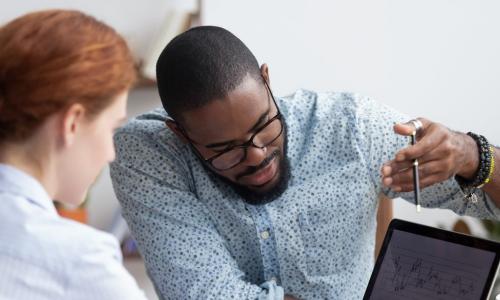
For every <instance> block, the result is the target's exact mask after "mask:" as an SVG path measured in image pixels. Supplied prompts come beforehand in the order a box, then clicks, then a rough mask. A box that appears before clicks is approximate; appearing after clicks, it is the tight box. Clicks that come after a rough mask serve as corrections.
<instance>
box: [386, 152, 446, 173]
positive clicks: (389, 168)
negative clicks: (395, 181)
mask: <svg viewBox="0 0 500 300" xmlns="http://www.w3.org/2000/svg"><path fill="white" fill-rule="evenodd" d="M439 157H440V156H439V153H436V152H432V153H426V154H424V155H423V156H422V157H419V158H418V163H419V164H421V165H422V164H425V163H427V162H429V161H433V160H436V159H438V158H439ZM411 167H413V160H404V161H396V160H391V161H388V162H386V163H385V164H384V165H383V166H382V169H381V173H382V175H383V176H392V175H394V174H396V173H399V172H401V171H404V170H406V169H408V168H411Z"/></svg>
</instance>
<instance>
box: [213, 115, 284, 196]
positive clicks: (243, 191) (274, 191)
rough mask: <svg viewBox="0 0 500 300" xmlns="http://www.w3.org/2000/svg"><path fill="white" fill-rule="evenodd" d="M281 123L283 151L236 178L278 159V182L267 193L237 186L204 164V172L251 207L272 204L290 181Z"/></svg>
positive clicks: (270, 156)
mask: <svg viewBox="0 0 500 300" xmlns="http://www.w3.org/2000/svg"><path fill="white" fill-rule="evenodd" d="M282 122H283V133H282V134H283V151H279V150H275V151H273V152H272V153H271V154H270V155H269V156H268V157H266V159H264V161H262V163H261V164H260V165H258V166H256V167H250V168H248V169H247V170H246V171H245V172H243V173H242V174H240V175H238V176H237V178H239V177H242V176H247V175H251V174H254V173H256V172H258V171H259V170H262V169H263V168H265V167H267V166H268V165H269V164H270V163H272V161H273V160H274V158H275V159H278V164H279V171H278V175H279V178H278V182H276V183H275V185H274V186H273V187H272V188H271V189H269V190H267V191H262V192H261V191H257V190H255V189H251V188H249V187H247V186H244V185H240V184H237V183H235V182H233V181H231V180H229V179H227V178H226V177H223V176H221V175H220V174H217V173H216V172H214V171H213V170H211V169H210V168H208V167H207V166H206V165H205V164H203V166H204V167H205V169H206V170H208V171H210V172H211V173H213V174H215V175H216V176H217V177H218V178H219V179H220V180H222V181H223V182H225V183H226V184H227V185H229V186H230V187H231V188H232V189H233V190H234V191H235V192H236V194H238V195H239V196H240V197H241V198H243V200H245V202H247V203H249V204H252V205H263V204H267V203H269V202H272V201H273V200H275V199H277V198H278V197H279V196H281V194H283V192H284V191H285V190H286V189H287V188H288V182H289V180H290V173H291V172H290V161H289V160H288V156H287V148H288V147H287V146H288V139H287V134H286V133H287V130H286V129H287V127H286V123H285V120H284V119H282Z"/></svg>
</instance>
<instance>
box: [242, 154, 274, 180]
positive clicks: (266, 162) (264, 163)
mask: <svg viewBox="0 0 500 300" xmlns="http://www.w3.org/2000/svg"><path fill="white" fill-rule="evenodd" d="M279 155H280V151H279V150H278V149H276V150H274V151H273V153H271V155H269V156H268V157H266V159H264V160H263V161H262V162H261V163H260V165H258V166H255V167H249V168H248V169H247V170H246V171H244V172H242V173H240V174H238V175H237V176H236V180H239V179H240V178H241V177H245V176H248V175H252V174H254V173H256V172H258V171H259V170H261V169H263V168H265V167H267V165H269V163H271V161H272V160H273V159H274V158H275V157H278V156H279Z"/></svg>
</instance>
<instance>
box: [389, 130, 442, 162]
mask: <svg viewBox="0 0 500 300" xmlns="http://www.w3.org/2000/svg"><path fill="white" fill-rule="evenodd" d="M446 136H447V132H445V131H444V130H443V129H442V128H439V127H438V126H434V125H430V126H429V127H428V128H427V131H426V132H425V134H424V135H423V136H422V139H421V140H420V141H417V143H416V144H415V145H413V146H408V147H406V148H403V149H402V150H400V151H399V152H398V153H396V161H400V162H401V161H404V160H412V159H418V158H420V157H422V156H424V155H425V154H426V153H429V152H431V151H432V150H434V149H435V148H436V147H438V146H439V144H440V143H441V142H442V141H443V140H444V139H445V138H446Z"/></svg>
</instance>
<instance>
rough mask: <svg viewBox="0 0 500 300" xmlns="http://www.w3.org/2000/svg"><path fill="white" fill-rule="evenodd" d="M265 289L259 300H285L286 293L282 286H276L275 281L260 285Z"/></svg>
mask: <svg viewBox="0 0 500 300" xmlns="http://www.w3.org/2000/svg"><path fill="white" fill-rule="evenodd" d="M260 287H261V288H263V289H264V291H262V293H260V295H259V298H258V299H259V300H283V299H284V298H285V291H284V290H283V288H282V287H281V286H278V285H276V283H275V282H274V281H266V282H264V283H263V284H261V285H260Z"/></svg>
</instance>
